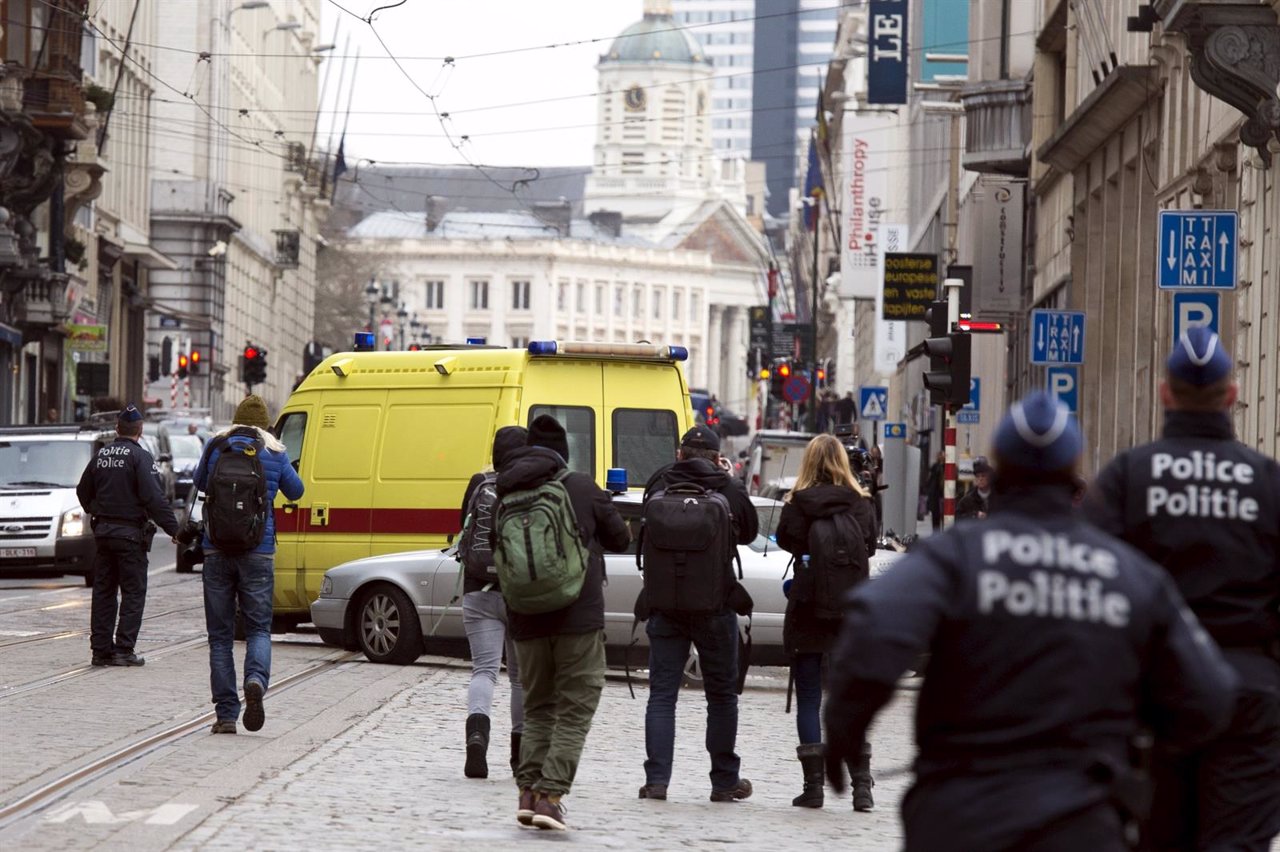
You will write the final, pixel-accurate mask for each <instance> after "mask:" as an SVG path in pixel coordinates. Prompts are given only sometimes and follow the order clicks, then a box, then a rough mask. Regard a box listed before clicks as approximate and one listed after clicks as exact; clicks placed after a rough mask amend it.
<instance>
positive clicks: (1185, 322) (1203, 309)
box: [1173, 290, 1218, 340]
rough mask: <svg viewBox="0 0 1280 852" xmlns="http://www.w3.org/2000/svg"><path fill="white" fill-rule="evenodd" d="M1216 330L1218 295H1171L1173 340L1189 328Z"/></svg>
mask: <svg viewBox="0 0 1280 852" xmlns="http://www.w3.org/2000/svg"><path fill="white" fill-rule="evenodd" d="M1199 327H1203V328H1208V329H1209V330H1211V331H1213V332H1217V330H1218V294H1217V293H1210V292H1205V291H1202V290H1201V291H1191V292H1187V293H1174V294H1173V339H1174V340H1177V339H1178V338H1180V337H1182V332H1184V331H1186V330H1187V329H1189V328H1199Z"/></svg>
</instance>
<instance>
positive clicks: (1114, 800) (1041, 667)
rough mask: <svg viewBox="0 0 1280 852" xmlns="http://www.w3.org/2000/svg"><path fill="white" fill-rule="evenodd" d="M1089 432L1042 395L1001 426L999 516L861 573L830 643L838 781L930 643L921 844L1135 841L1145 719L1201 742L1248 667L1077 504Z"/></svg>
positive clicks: (909, 813) (919, 803)
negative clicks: (1235, 664) (1238, 666)
mask: <svg viewBox="0 0 1280 852" xmlns="http://www.w3.org/2000/svg"><path fill="white" fill-rule="evenodd" d="M1081 449H1082V439H1081V435H1080V430H1079V428H1078V426H1077V425H1076V422H1075V420H1074V418H1073V417H1072V416H1071V414H1070V412H1069V411H1068V410H1067V408H1066V406H1065V405H1062V404H1061V403H1059V402H1058V401H1057V400H1056V399H1055V398H1054V397H1052V396H1051V395H1049V394H1047V393H1045V392H1043V391H1038V392H1035V393H1033V394H1031V395H1030V396H1028V397H1027V398H1025V399H1023V400H1022V401H1020V402H1017V403H1015V404H1014V406H1013V407H1012V408H1011V409H1010V411H1009V413H1008V414H1007V415H1006V416H1005V417H1004V418H1003V420H1002V421H1001V422H1000V424H999V426H998V427H997V429H996V435H995V447H994V462H995V473H996V475H995V489H996V492H995V496H994V498H993V501H992V514H991V517H990V518H989V519H988V520H987V521H986V522H985V523H982V524H961V525H959V526H956V527H955V528H953V529H951V530H949V531H947V532H945V533H941V534H939V535H936V536H931V537H929V538H927V539H924V540H923V541H922V542H920V543H919V544H918V545H917V546H916V548H915V549H914V550H912V551H911V552H910V553H908V554H907V556H905V557H904V558H903V559H902V560H901V561H900V562H898V563H896V564H894V565H893V566H892V567H891V568H889V570H888V571H886V572H885V573H884V574H882V575H880V576H879V577H876V578H875V579H873V580H871V581H869V582H867V583H864V584H862V585H861V586H859V587H858V588H857V589H855V590H854V592H853V595H852V596H851V598H850V609H849V614H848V616H847V617H846V620H845V625H844V628H843V630H842V631H841V634H840V639H839V641H838V643H837V645H836V649H835V651H834V652H833V654H832V658H833V659H832V666H831V675H832V676H831V681H830V684H831V688H830V692H829V695H828V703H827V709H826V722H827V736H828V742H829V745H828V751H827V775H828V779H829V780H830V781H831V783H832V784H833V786H835V787H836V789H837V790H839V789H841V788H843V786H844V768H843V761H844V759H846V758H849V757H853V756H856V755H857V754H858V751H859V749H860V748H861V746H862V742H863V740H864V739H865V734H866V730H867V728H868V727H869V726H870V724H871V722H872V720H873V719H874V717H875V715H876V713H877V712H878V711H879V710H880V708H881V707H883V706H884V704H885V703H887V702H888V701H889V699H890V698H891V697H892V695H893V691H894V687H895V684H896V683H897V680H898V678H899V677H900V676H901V674H902V673H903V672H904V671H905V670H907V669H909V668H913V667H914V666H915V665H916V661H917V659H918V658H919V657H920V656H921V655H923V654H928V655H929V656H928V668H927V670H926V671H925V675H924V682H923V685H922V686H921V688H920V694H919V696H920V697H919V701H918V706H917V708H916V745H917V748H918V749H919V754H918V755H917V757H916V760H915V764H914V766H915V773H916V780H915V784H914V786H913V787H912V788H911V790H910V792H908V794H907V796H906V798H905V799H904V800H903V805H902V822H903V826H904V829H905V840H906V842H905V847H904V848H905V849H906V850H907V852H915V850H935V849H965V850H969V849H975V850H976V849H981V850H993V852H994V850H1041V852H1043V850H1085V852H1120V851H1121V850H1123V849H1126V848H1127V845H1126V843H1125V842H1124V827H1123V825H1122V816H1121V812H1122V811H1123V810H1126V809H1130V810H1132V809H1135V808H1137V807H1139V806H1140V802H1138V801H1136V798H1138V797H1135V798H1129V797H1127V796H1126V795H1125V791H1126V790H1131V789H1132V788H1133V786H1134V785H1133V783H1132V779H1131V778H1130V773H1129V750H1130V743H1131V740H1132V739H1133V738H1134V737H1135V735H1136V734H1137V733H1138V729H1139V726H1140V725H1143V724H1145V725H1148V726H1150V727H1152V728H1153V729H1154V730H1155V731H1156V733H1157V735H1158V736H1160V737H1162V738H1167V739H1168V740H1170V741H1171V742H1175V743H1177V744H1178V745H1180V746H1184V747H1185V746H1193V745H1195V744H1197V743H1198V742H1202V741H1204V740H1206V739H1208V738H1210V737H1212V735H1213V734H1214V733H1215V732H1216V731H1218V730H1220V729H1221V727H1222V726H1223V725H1224V724H1225V723H1226V721H1227V719H1228V717H1229V714H1230V711H1231V705H1232V700H1233V692H1234V690H1235V685H1236V677H1235V674H1234V672H1232V670H1231V669H1230V667H1229V666H1227V665H1226V663H1225V662H1224V661H1223V659H1222V655H1221V654H1220V653H1219V652H1218V649H1217V647H1216V646H1215V645H1214V643H1213V642H1212V641H1211V640H1210V639H1209V638H1208V637H1207V636H1206V635H1205V633H1204V631H1203V630H1202V629H1201V628H1200V626H1199V625H1198V623H1197V622H1196V620H1195V616H1193V615H1192V614H1191V613H1190V612H1189V611H1187V610H1186V608H1185V606H1183V604H1182V600H1181V598H1180V596H1179V595H1178V592H1177V589H1176V588H1175V587H1174V585H1173V583H1172V582H1171V581H1170V580H1169V578H1168V576H1167V575H1165V573H1164V572H1163V571H1161V570H1160V568H1159V566H1157V565H1155V564H1153V563H1152V562H1150V561H1149V560H1148V559H1147V558H1146V557H1144V556H1142V554H1140V553H1138V552H1137V551H1135V550H1133V549H1132V548H1130V547H1129V546H1128V545H1126V544H1124V543H1123V542H1121V541H1119V540H1117V539H1114V538H1112V537H1111V536H1108V535H1106V534H1105V533H1103V532H1101V531H1099V530H1098V529H1097V528H1096V527H1094V526H1093V525H1091V524H1088V523H1086V522H1084V521H1083V520H1081V519H1078V518H1077V516H1076V515H1075V514H1074V513H1073V512H1072V511H1071V497H1072V492H1073V490H1074V477H1075V466H1076V463H1077V460H1078V458H1079V456H1080V452H1081Z"/></svg>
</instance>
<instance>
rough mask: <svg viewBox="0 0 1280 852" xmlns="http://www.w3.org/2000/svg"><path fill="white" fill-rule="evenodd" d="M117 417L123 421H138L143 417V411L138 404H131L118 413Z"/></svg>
mask: <svg viewBox="0 0 1280 852" xmlns="http://www.w3.org/2000/svg"><path fill="white" fill-rule="evenodd" d="M116 419H117V420H119V421H120V422H121V423H137V422H138V421H139V420H141V419H142V412H141V411H139V410H138V408H137V406H133V405H131V406H129V407H128V408H126V409H125V410H124V411H121V412H120V414H119V415H117V417H116Z"/></svg>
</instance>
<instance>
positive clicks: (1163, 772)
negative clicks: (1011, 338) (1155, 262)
mask: <svg viewBox="0 0 1280 852" xmlns="http://www.w3.org/2000/svg"><path fill="white" fill-rule="evenodd" d="M1231 369H1232V364H1231V356H1230V355H1229V354H1228V353H1227V351H1226V347H1225V346H1224V345H1223V343H1222V340H1221V339H1220V338H1219V337H1218V335H1216V334H1214V333H1213V332H1212V331H1210V330H1208V329H1206V328H1192V329H1189V330H1188V331H1187V333H1186V334H1184V335H1183V336H1182V338H1181V339H1180V340H1178V342H1177V343H1176V344H1175V345H1174V347H1173V352H1172V353H1171V354H1170V355H1169V359H1168V362H1167V364H1166V373H1165V379H1164V382H1163V383H1162V384H1161V386H1160V401H1161V403H1162V404H1163V405H1164V408H1165V420H1164V435H1163V436H1162V437H1161V438H1160V439H1159V440H1158V441H1154V442H1152V443H1150V444H1145V445H1143V446H1140V447H1135V448H1133V449H1131V450H1127V451H1125V452H1122V453H1120V454H1119V455H1117V456H1116V457H1115V458H1114V459H1112V461H1111V462H1110V463H1109V464H1108V465H1107V466H1106V467H1105V468H1103V470H1102V472H1101V473H1099V474H1098V478H1097V479H1096V480H1095V482H1094V484H1093V487H1092V488H1090V489H1089V492H1088V494H1087V496H1086V498H1085V508H1086V512H1087V514H1088V517H1089V518H1090V519H1091V520H1092V521H1093V522H1094V523H1095V524H1097V525H1098V526H1099V527H1100V528H1102V529H1104V530H1106V531H1107V532H1109V533H1112V534H1113V535H1117V536H1119V537H1120V538H1122V539H1124V540H1125V541H1127V542H1128V543H1129V544H1131V545H1133V546H1134V547H1136V548H1138V549H1139V550H1141V551H1143V552H1144V553H1146V554H1147V555H1148V556H1150V557H1151V558H1152V559H1154V560H1155V561H1156V562H1159V563H1160V564H1161V565H1163V566H1164V568H1165V570H1166V571H1168V573H1169V575H1170V576H1171V577H1172V578H1173V581H1174V582H1175V583H1177V585H1178V588H1179V589H1180V590H1181V592H1182V595H1183V597H1184V598H1185V599H1186V601H1187V605H1188V606H1189V607H1190V608H1191V610H1192V611H1193V612H1194V613H1196V615H1197V616H1199V618H1200V621H1201V623H1203V624H1204V628H1205V630H1206V631H1208V633H1209V635H1210V636H1212V637H1213V638H1214V639H1215V640H1217V642H1218V644H1219V645H1221V646H1222V650H1223V654H1224V656H1225V657H1226V659H1227V662H1229V663H1230V664H1231V665H1232V666H1233V667H1234V668H1235V670H1236V672H1237V674H1239V676H1240V684H1241V686H1240V693H1239V695H1238V696H1237V698H1236V707H1235V713H1234V715H1233V717H1232V719H1231V724H1230V726H1229V727H1228V728H1227V731H1226V732H1225V733H1224V734H1223V735H1222V737H1221V738H1219V739H1217V740H1214V741H1212V742H1209V743H1206V744H1205V745H1204V747H1203V748H1202V749H1200V750H1199V751H1197V752H1194V753H1191V754H1179V753H1177V752H1175V751H1173V750H1172V749H1164V748H1160V745H1161V744H1160V743H1157V749H1156V752H1155V759H1154V761H1153V773H1152V774H1153V777H1154V779H1155V801H1154V804H1153V807H1152V819H1151V827H1150V835H1151V838H1150V842H1151V847H1152V848H1153V849H1187V850H1190V849H1232V850H1241V852H1250V850H1265V849H1273V848H1275V847H1274V846H1272V843H1273V842H1274V841H1275V838H1276V836H1277V834H1280V609H1277V604H1278V603H1280V464H1277V462H1276V460H1275V459H1273V458H1269V457H1267V456H1264V455H1262V454H1261V453H1258V452H1256V451H1254V450H1252V449H1250V448H1248V447H1246V446H1244V445H1243V444H1241V443H1240V442H1239V441H1237V440H1236V439H1235V435H1234V433H1233V430H1232V427H1231V417H1230V412H1231V410H1232V408H1233V406H1234V405H1235V403H1236V396H1237V393H1238V390H1237V387H1236V384H1235V382H1234V381H1233V380H1232V378H1231Z"/></svg>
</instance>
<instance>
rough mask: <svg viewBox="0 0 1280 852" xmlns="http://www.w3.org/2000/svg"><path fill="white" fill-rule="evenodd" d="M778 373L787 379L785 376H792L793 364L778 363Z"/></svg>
mask: <svg viewBox="0 0 1280 852" xmlns="http://www.w3.org/2000/svg"><path fill="white" fill-rule="evenodd" d="M778 375H779V376H782V378H784V379H785V378H788V377H790V375H791V365H790V364H779V365H778Z"/></svg>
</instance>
